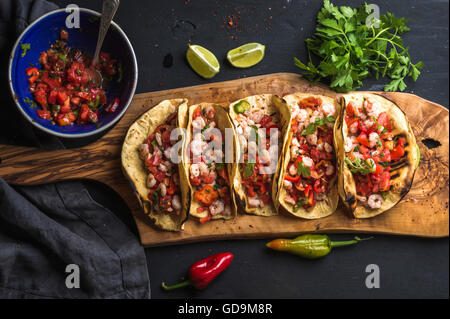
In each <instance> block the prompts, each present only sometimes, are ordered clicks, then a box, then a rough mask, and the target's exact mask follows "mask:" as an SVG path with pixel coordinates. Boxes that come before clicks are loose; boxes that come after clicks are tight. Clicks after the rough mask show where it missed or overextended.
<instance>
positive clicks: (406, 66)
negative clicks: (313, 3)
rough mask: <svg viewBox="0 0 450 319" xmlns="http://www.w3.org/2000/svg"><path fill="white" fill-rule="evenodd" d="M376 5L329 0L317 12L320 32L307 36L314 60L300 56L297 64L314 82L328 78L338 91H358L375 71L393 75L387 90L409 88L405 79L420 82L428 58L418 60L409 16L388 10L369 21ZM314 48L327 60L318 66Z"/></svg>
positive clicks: (376, 73) (376, 74)
mask: <svg viewBox="0 0 450 319" xmlns="http://www.w3.org/2000/svg"><path fill="white" fill-rule="evenodd" d="M372 14H373V9H372V8H371V7H370V6H369V5H368V4H364V5H361V6H360V7H358V8H351V7H348V6H334V5H333V4H332V3H331V2H330V1H329V0H325V1H324V2H323V7H322V9H321V10H320V12H319V14H318V15H317V26H316V31H315V33H314V36H313V37H312V38H309V39H307V40H306V46H307V48H308V53H309V61H308V64H304V63H302V62H300V61H299V60H298V59H297V58H294V61H295V65H297V66H298V67H299V68H301V69H302V70H304V72H303V73H304V75H305V77H306V78H307V79H308V80H310V81H313V82H315V81H318V80H321V79H326V80H328V81H329V82H330V86H331V88H333V89H334V90H336V91H338V92H347V91H352V90H355V89H357V88H359V87H361V86H362V80H363V79H365V78H366V77H368V76H370V75H375V77H376V78H377V79H378V78H379V77H388V78H390V79H391V82H390V83H388V84H387V85H386V86H385V87H384V90H385V91H403V90H405V88H406V84H405V82H404V79H405V78H406V77H411V78H412V79H413V81H416V80H417V78H418V77H419V75H420V71H419V70H420V69H421V68H423V67H424V64H423V63H422V62H418V63H416V64H413V63H412V62H411V57H410V55H409V52H408V47H406V46H404V44H403V39H402V38H401V35H402V34H404V33H405V32H407V31H409V30H410V28H409V27H407V26H406V20H405V18H397V17H395V16H394V15H393V14H392V13H390V12H387V13H386V14H382V15H380V17H379V20H372V22H374V23H372V24H368V25H367V24H366V20H367V19H368V18H369V19H370V15H372ZM311 53H313V54H315V55H317V56H318V57H319V58H320V59H321V61H320V63H319V64H318V65H317V66H316V65H314V64H313V62H312V57H311Z"/></svg>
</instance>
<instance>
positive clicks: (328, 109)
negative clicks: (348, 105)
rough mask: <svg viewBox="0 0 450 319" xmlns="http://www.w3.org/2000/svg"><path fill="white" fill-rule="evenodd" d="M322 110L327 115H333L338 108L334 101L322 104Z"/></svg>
mask: <svg viewBox="0 0 450 319" xmlns="http://www.w3.org/2000/svg"><path fill="white" fill-rule="evenodd" d="M322 110H323V112H324V113H325V115H326V116H333V115H334V113H336V108H335V107H334V104H332V103H325V104H323V105H322Z"/></svg>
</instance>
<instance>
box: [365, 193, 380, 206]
mask: <svg viewBox="0 0 450 319" xmlns="http://www.w3.org/2000/svg"><path fill="white" fill-rule="evenodd" d="M383 202H384V200H383V197H382V196H381V195H379V194H372V195H370V196H369V199H368V200H367V205H369V207H370V208H373V209H377V208H380V207H381V205H382V204H383Z"/></svg>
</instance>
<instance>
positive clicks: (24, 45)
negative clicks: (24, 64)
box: [20, 43, 31, 58]
mask: <svg viewBox="0 0 450 319" xmlns="http://www.w3.org/2000/svg"><path fill="white" fill-rule="evenodd" d="M20 48H21V49H22V54H21V57H22V58H23V57H24V56H25V55H26V54H27V51H28V50H31V46H30V44H29V43H22V44H21V45H20Z"/></svg>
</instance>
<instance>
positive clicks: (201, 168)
mask: <svg viewBox="0 0 450 319" xmlns="http://www.w3.org/2000/svg"><path fill="white" fill-rule="evenodd" d="M193 165H195V164H193ZM197 165H198V168H199V171H200V175H207V174H208V173H209V169H208V165H206V164H205V163H204V162H200V163H198V164H197ZM191 167H192V165H191Z"/></svg>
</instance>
